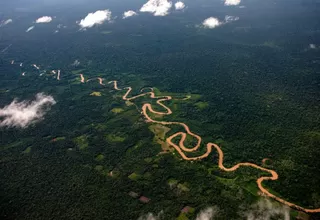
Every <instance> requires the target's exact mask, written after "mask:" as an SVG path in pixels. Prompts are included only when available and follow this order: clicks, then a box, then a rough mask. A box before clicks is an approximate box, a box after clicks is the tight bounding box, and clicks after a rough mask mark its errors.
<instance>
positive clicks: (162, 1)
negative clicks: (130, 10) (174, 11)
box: [140, 0, 172, 16]
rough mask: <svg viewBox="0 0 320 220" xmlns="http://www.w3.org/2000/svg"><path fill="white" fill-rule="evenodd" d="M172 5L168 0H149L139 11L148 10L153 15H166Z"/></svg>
mask: <svg viewBox="0 0 320 220" xmlns="http://www.w3.org/2000/svg"><path fill="white" fill-rule="evenodd" d="M171 7H172V2H171V1H168V0H149V1H148V2H147V3H145V4H144V5H143V6H142V7H141V8H140V11H141V12H149V13H152V14H153V15H154V16H166V15H168V14H169V10H170V8H171Z"/></svg>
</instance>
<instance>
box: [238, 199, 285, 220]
mask: <svg viewBox="0 0 320 220" xmlns="http://www.w3.org/2000/svg"><path fill="white" fill-rule="evenodd" d="M289 210H290V209H289V207H287V206H283V205H279V204H274V203H272V202H271V201H270V200H269V199H265V198H263V199H261V200H259V201H258V202H257V203H256V204H254V205H252V206H251V208H250V209H249V210H247V211H245V212H243V213H242V215H244V217H245V219H247V220H270V219H283V220H290V213H289Z"/></svg>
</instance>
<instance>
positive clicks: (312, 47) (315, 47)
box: [309, 44, 317, 49]
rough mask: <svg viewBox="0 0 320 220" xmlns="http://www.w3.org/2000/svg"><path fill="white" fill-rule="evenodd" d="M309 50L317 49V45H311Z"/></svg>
mask: <svg viewBox="0 0 320 220" xmlns="http://www.w3.org/2000/svg"><path fill="white" fill-rule="evenodd" d="M309 48H310V49H317V45H315V44H309Z"/></svg>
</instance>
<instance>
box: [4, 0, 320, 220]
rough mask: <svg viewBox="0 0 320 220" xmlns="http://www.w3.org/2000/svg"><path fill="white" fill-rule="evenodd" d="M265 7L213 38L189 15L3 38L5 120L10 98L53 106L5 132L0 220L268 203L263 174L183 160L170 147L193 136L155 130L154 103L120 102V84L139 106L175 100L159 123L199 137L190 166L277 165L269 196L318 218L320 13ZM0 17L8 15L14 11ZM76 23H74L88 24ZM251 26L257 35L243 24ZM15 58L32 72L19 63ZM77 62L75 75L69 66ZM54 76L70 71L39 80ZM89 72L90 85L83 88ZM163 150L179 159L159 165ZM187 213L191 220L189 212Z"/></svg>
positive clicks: (233, 213) (235, 215)
mask: <svg viewBox="0 0 320 220" xmlns="http://www.w3.org/2000/svg"><path fill="white" fill-rule="evenodd" d="M209 2H210V1H207V3H206V4H207V5H208V7H203V8H201V13H202V12H203V14H207V13H209V12H210V10H211V12H212V8H216V9H219V7H216V5H214V4H220V3H221V2H220V3H219V1H216V3H212V4H211V3H209ZM212 2H213V1H212ZM261 2H262V3H261V4H255V5H252V6H250V7H248V8H251V9H252V10H253V9H254V10H255V11H257V12H260V11H261V10H263V13H264V15H265V16H267V17H268V19H259V16H260V17H261V13H256V14H255V13H253V14H252V13H251V14H250V16H249V17H248V15H246V13H241V16H243V18H240V23H239V22H237V23H236V22H234V23H229V24H227V25H223V26H221V27H219V28H216V29H204V28H195V27H194V22H195V20H194V18H196V20H197V21H196V22H198V23H199V22H200V21H199V20H198V19H199V17H198V16H197V15H196V14H194V13H187V14H188V16H184V15H186V13H171V14H170V15H169V16H167V17H166V18H165V20H166V19H169V20H168V21H170V22H163V21H164V20H163V19H155V18H153V17H149V18H150V19H149V18H148V16H149V15H146V16H139V17H138V18H137V19H130V20H129V19H128V20H122V21H121V22H120V20H119V22H116V23H114V24H111V23H107V22H106V23H105V24H102V25H101V26H97V27H94V28H92V29H90V31H89V30H88V31H86V32H77V31H76V29H73V28H71V29H63V30H61V33H59V34H58V35H52V34H51V33H52V31H53V30H52V26H43V27H41V28H40V26H39V29H38V28H36V29H35V32H34V33H33V32H30V33H28V34H21V27H22V26H23V25H22V24H21V25H22V26H21V27H19V24H18V23H17V25H13V26H9V25H8V26H6V27H2V29H3V30H5V31H4V33H5V34H2V35H1V37H2V38H1V42H0V47H1V49H0V50H2V49H3V48H5V47H6V46H7V44H10V42H12V43H13V46H12V48H10V50H8V51H6V52H5V53H1V59H0V78H1V80H0V88H1V89H0V103H1V106H0V108H3V107H4V106H5V105H8V104H10V103H11V102H12V100H14V99H15V98H17V99H18V100H20V101H21V100H32V99H33V98H34V95H35V94H37V93H39V92H43V93H45V94H47V95H51V96H52V97H54V99H55V100H56V102H57V103H56V104H55V105H54V106H52V107H51V108H50V109H48V110H47V111H45V114H44V115H43V119H41V120H39V121H38V122H35V123H33V124H32V125H30V126H29V127H27V128H23V129H22V128H16V127H10V128H7V127H0V131H1V142H0V164H1V169H0V186H1V190H2V192H3V193H2V194H1V198H0V204H1V207H0V213H1V214H0V216H1V217H2V218H4V219H35V220H37V219H105V218H109V219H138V218H139V217H140V216H141V215H142V214H144V213H149V212H152V213H154V214H157V213H159V212H160V211H161V210H163V219H176V218H180V219H186V218H188V219H195V218H196V216H197V214H198V213H199V212H200V210H203V209H204V208H205V207H212V206H218V207H219V210H220V212H219V217H218V219H245V217H244V216H242V215H241V213H242V211H246V210H247V209H249V208H250V207H251V205H252V204H254V203H255V202H256V201H257V200H258V199H259V198H260V196H259V195H258V194H259V193H258V192H259V191H258V187H257V185H256V179H257V178H258V177H260V176H262V175H265V173H263V172H260V171H257V170H256V169H254V168H248V169H246V168H241V169H239V170H237V171H236V172H224V171H222V170H220V169H219V168H218V166H217V161H218V155H217V152H216V151H215V150H213V152H212V154H211V155H209V157H208V158H205V159H203V160H201V161H193V162H189V161H184V160H182V158H181V157H180V155H179V154H178V153H177V152H176V151H173V150H172V149H173V148H172V147H170V146H167V144H166V141H165V140H166V138H167V137H169V136H171V135H173V134H174V133H176V132H184V128H183V127H182V126H179V125H159V124H154V123H146V122H145V118H144V117H143V116H142V115H141V107H142V105H143V104H144V103H152V106H153V108H154V109H155V110H157V111H163V108H162V107H161V106H159V105H157V104H156V100H151V99H150V97H149V96H146V97H141V98H139V99H136V100H131V101H124V100H122V96H123V95H124V94H125V92H126V90H121V91H116V90H114V89H113V88H112V85H109V84H107V82H108V81H110V80H118V87H119V88H120V89H123V88H125V87H127V86H132V88H133V90H132V94H130V95H132V96H134V95H137V94H140V90H141V89H142V88H147V87H152V88H154V89H155V93H156V94H157V95H171V96H172V97H173V99H172V100H170V101H166V102H165V103H166V104H167V105H168V106H169V107H170V108H171V109H172V110H173V114H172V115H166V116H158V115H154V114H150V115H151V116H152V117H153V118H154V119H157V120H164V121H176V122H185V123H186V124H188V125H189V126H190V129H191V131H192V132H194V133H195V134H198V135H200V136H201V137H203V142H202V143H201V147H200V148H199V151H197V152H196V153H186V154H187V155H188V156H192V155H199V154H202V153H204V152H205V150H206V144H207V143H209V142H214V143H217V144H218V145H219V146H221V148H222V150H223V152H224V156H225V157H224V159H225V161H224V165H225V166H226V167H232V166H234V165H235V164H237V163H239V162H252V163H256V164H259V165H261V164H263V163H262V160H263V159H265V158H270V160H267V161H266V163H264V164H263V166H264V167H266V168H268V169H273V170H275V171H277V173H278V174H279V179H278V180H277V181H266V182H264V185H265V186H266V187H267V188H268V189H270V191H271V192H274V193H275V194H277V195H280V196H281V198H283V199H286V200H288V201H290V202H294V203H296V204H298V205H301V206H303V207H308V208H318V207H320V199H319V198H320V195H319V192H320V185H319V182H320V175H318V173H319V167H320V160H319V158H320V151H319V146H320V127H319V126H320V117H319V109H320V104H319V97H320V93H319V74H318V73H319V59H318V58H319V57H320V56H319V51H320V50H319V49H310V48H309V47H308V45H309V44H310V43H315V44H317V45H318V43H317V42H311V40H312V39H313V40H314V39H319V36H318V35H319V33H318V32H317V31H316V30H319V29H320V26H319V24H318V23H317V22H314V21H315V19H314V18H315V17H317V15H318V14H319V13H318V11H317V8H316V7H313V6H312V4H314V3H310V4H311V5H310V4H309V3H308V4H292V5H290V9H291V8H292V10H287V5H286V4H269V3H268V1H261ZM266 6H268V7H266ZM270 7H271V8H270ZM278 7H279V8H278ZM266 8H268V9H270V10H265V9H266ZM273 9H276V10H273ZM311 9H312V10H311ZM3 10H4V11H7V12H8V13H9V14H8V16H9V15H10V13H11V11H12V10H11V9H10V10H5V9H3ZM52 10H55V9H54V8H52ZM59 10H61V12H62V11H64V10H63V9H59ZM234 10H237V8H234ZM241 10H246V9H241ZM259 10H260V11H259ZM270 11H271V12H272V13H271V14H272V16H268V15H271V14H268V13H270ZM194 12H196V11H194ZM211 12H210V13H211ZM296 12H299V15H301V16H300V17H303V19H300V17H299V16H298V17H299V18H297V16H294V15H295V13H296ZM77 13H78V12H75V14H74V17H79V18H80V17H83V16H84V15H85V14H86V12H81V13H80V12H79V13H80V14H77ZM210 13H209V14H210ZM56 14H57V17H59V16H58V14H59V13H56ZM236 14H237V13H236ZM30 16H31V15H28V13H24V14H23V18H24V19H25V20H26V21H32V20H34V17H33V16H34V15H32V16H31V17H30ZM114 16H116V14H115V15H114ZM150 16H151V15H150ZM221 16H224V14H223V13H222V14H221ZM12 17H15V16H12ZM144 19H147V20H148V22H145V21H146V20H144ZM248 19H249V20H250V19H252V22H251V24H250V25H249V26H250V27H249V26H248V25H247V24H245V23H241V22H245V21H248ZM297 19H298V20H297ZM310 19H311V20H312V21H313V22H309V20H310ZM17 22H18V21H17ZM292 24H294V25H292ZM296 24H299V25H296ZM239 25H240V26H239ZM153 27H157V28H153ZM150 28H151V29H152V30H151V29H150ZM111 32H112V34H111ZM47 33H49V34H48V35H47ZM57 36H59V37H57ZM138 36H139V37H138ZM39 39H42V40H39ZM181 42H183V43H181ZM317 47H318V46H317ZM12 59H16V60H17V62H23V64H24V65H23V66H22V67H20V66H19V65H11V64H10V61H11V60H12ZM75 59H78V60H79V61H81V63H80V64H79V66H73V65H72V63H73V62H74V60H75ZM33 63H36V64H37V65H39V66H40V67H41V68H42V69H41V72H39V71H37V70H36V69H34V68H33V67H32V66H31V64H33ZM51 69H61V80H57V79H56V78H54V75H52V74H43V75H42V76H40V73H44V70H47V71H46V73H48V72H50V70H51ZM22 72H26V75H25V76H24V77H22V76H21V73H22ZM81 73H83V74H84V77H85V78H86V79H95V80H91V81H89V82H85V83H80V77H79V74H81ZM55 76H56V75H55ZM96 77H103V78H104V79H105V81H104V83H105V84H106V85H105V86H103V85H100V84H99V82H98V80H96ZM145 91H148V89H145ZM90 94H91V95H97V96H100V95H101V97H92V96H90ZM0 120H1V121H2V120H3V118H0ZM180 138H181V137H180V136H177V137H176V138H175V139H174V140H173V141H174V142H175V143H178V142H179V141H180ZM186 143H187V146H188V147H189V146H190V147H191V146H195V144H196V140H195V139H194V138H191V136H188V137H187V141H186ZM161 148H162V149H163V150H165V149H169V150H171V151H172V153H163V152H161V153H159V152H160V151H161ZM131 191H133V192H136V193H137V194H139V195H143V196H146V197H148V198H150V199H151V201H150V202H149V203H148V204H141V203H140V202H139V201H138V199H133V198H132V197H130V196H128V193H129V192H131ZM185 206H192V207H193V208H194V212H189V213H181V210H182V209H183V207H185ZM123 207H125V209H126V211H125V212H124V211H123ZM240 207H243V209H244V210H240ZM292 215H293V216H294V215H295V216H297V215H298V216H302V217H305V216H303V215H302V214H300V213H299V214H297V212H293V214H292ZM307 217H308V216H307ZM307 217H305V218H307ZM310 218H311V217H310ZM312 218H313V219H318V218H319V215H318V214H316V215H313V216H312Z"/></svg>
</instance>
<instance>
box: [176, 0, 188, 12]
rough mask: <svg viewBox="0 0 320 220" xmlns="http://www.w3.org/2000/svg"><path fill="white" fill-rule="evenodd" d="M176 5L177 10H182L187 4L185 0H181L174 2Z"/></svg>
mask: <svg viewBox="0 0 320 220" xmlns="http://www.w3.org/2000/svg"><path fill="white" fill-rule="evenodd" d="M174 7H175V8H176V10H182V9H184V8H185V7H186V5H185V4H184V3H183V2H180V1H179V2H176V3H175V4H174Z"/></svg>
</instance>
